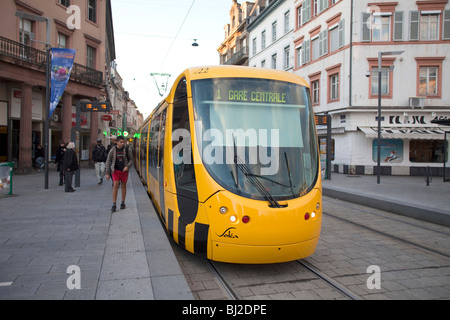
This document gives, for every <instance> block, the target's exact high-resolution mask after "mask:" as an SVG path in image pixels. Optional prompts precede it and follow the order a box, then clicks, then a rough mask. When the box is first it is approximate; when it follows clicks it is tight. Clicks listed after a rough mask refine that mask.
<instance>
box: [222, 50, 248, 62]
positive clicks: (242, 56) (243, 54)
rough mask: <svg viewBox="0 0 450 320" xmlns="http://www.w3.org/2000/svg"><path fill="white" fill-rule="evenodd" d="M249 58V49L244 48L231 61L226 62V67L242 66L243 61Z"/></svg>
mask: <svg viewBox="0 0 450 320" xmlns="http://www.w3.org/2000/svg"><path fill="white" fill-rule="evenodd" d="M246 58H248V47H243V48H242V49H241V50H239V51H238V52H236V53H235V54H234V55H233V56H232V57H231V58H230V59H228V60H227V61H225V63H224V64H226V65H235V64H240V63H241V62H242V60H243V59H246Z"/></svg>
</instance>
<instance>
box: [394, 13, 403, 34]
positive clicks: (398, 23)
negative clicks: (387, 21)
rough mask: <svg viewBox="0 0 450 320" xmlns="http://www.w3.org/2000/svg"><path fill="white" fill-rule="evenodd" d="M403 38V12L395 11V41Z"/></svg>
mask: <svg viewBox="0 0 450 320" xmlns="http://www.w3.org/2000/svg"><path fill="white" fill-rule="evenodd" d="M402 40H403V12H402V11H396V12H394V41H402Z"/></svg>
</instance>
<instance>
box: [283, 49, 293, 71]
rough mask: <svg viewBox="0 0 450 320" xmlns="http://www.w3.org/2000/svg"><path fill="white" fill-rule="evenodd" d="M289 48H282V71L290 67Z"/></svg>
mask: <svg viewBox="0 0 450 320" xmlns="http://www.w3.org/2000/svg"><path fill="white" fill-rule="evenodd" d="M290 54H291V47H289V46H288V47H286V48H284V69H289V68H290V67H291V61H290Z"/></svg>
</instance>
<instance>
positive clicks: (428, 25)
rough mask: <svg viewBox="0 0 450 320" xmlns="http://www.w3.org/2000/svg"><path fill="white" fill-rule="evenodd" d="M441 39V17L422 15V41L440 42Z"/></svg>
mask: <svg viewBox="0 0 450 320" xmlns="http://www.w3.org/2000/svg"><path fill="white" fill-rule="evenodd" d="M438 38H439V15H438V14H422V15H421V16H420V40H422V41H426V40H438Z"/></svg>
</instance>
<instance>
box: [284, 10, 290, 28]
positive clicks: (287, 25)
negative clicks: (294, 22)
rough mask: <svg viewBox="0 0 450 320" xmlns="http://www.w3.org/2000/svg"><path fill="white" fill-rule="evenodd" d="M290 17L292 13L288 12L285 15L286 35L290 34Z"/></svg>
mask: <svg viewBox="0 0 450 320" xmlns="http://www.w3.org/2000/svg"><path fill="white" fill-rule="evenodd" d="M289 16H290V12H289V11H288V12H286V13H285V14H284V33H288V32H289V28H290V26H289Z"/></svg>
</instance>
